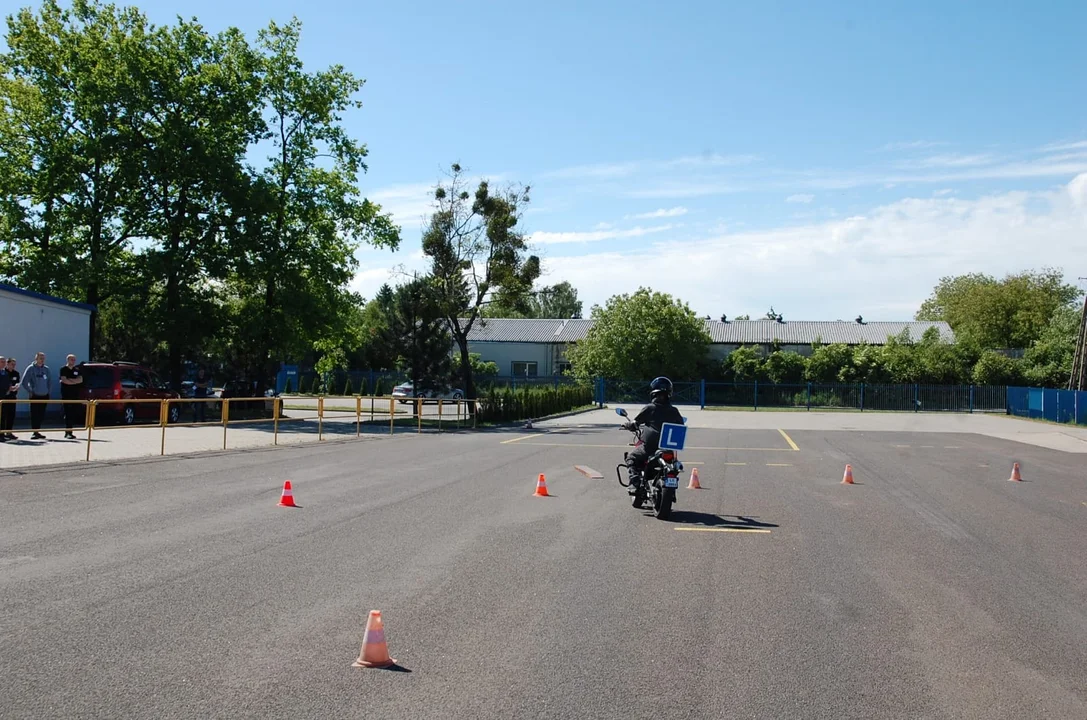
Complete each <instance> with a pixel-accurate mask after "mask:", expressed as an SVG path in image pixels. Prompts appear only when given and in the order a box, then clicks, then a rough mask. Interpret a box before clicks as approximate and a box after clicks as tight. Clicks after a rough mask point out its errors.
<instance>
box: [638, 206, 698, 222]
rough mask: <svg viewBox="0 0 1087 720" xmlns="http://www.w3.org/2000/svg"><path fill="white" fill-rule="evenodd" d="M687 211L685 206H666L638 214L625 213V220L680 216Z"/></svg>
mask: <svg viewBox="0 0 1087 720" xmlns="http://www.w3.org/2000/svg"><path fill="white" fill-rule="evenodd" d="M687 212H688V210H687V208H685V207H674V208H667V209H665V208H661V209H660V210H654V211H653V212H647V213H639V214H638V215H627V216H626V219H627V220H653V219H656V218H671V217H681V216H683V215H686V214H687Z"/></svg>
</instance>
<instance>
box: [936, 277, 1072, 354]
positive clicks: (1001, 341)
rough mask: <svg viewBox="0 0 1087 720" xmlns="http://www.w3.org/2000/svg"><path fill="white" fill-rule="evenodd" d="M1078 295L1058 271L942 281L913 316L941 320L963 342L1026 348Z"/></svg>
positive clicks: (943, 279)
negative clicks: (1058, 312)
mask: <svg viewBox="0 0 1087 720" xmlns="http://www.w3.org/2000/svg"><path fill="white" fill-rule="evenodd" d="M1079 296H1080V293H1079V290H1078V289H1077V288H1076V287H1075V286H1073V285H1069V284H1068V283H1066V282H1065V281H1064V277H1063V273H1062V272H1061V271H1059V270H1053V269H1045V270H1042V271H1041V272H1033V271H1027V272H1020V273H1016V274H1009V275H1007V276H1006V277H1004V279H1002V280H997V279H996V278H995V277H992V276H989V275H984V274H981V273H971V274H967V275H960V276H957V277H945V278H942V279H941V280H940V283H939V284H938V285H937V286H936V287H935V288H934V290H933V293H932V296H931V297H929V298H928V299H927V300H926V301H925V302H924V303H923V304H922V305H921V309H920V310H919V311H918V312H917V319H918V320H944V321H946V322H947V323H948V324H949V325H950V326H951V329H952V330H954V331H955V335H956V337H957V338H958V339H959V340H960V341H961V342H964V343H968V344H971V345H976V346H977V347H979V348H981V349H983V350H985V349H1006V348H1012V349H1025V348H1029V347H1030V346H1031V344H1033V343H1034V342H1035V341H1036V340H1038V338H1039V337H1041V334H1042V332H1043V331H1044V330H1045V328H1046V326H1047V325H1048V324H1049V321H1050V319H1051V318H1052V317H1053V315H1054V313H1055V312H1056V310H1057V308H1059V307H1062V306H1065V305H1068V304H1069V303H1071V302H1073V301H1074V300H1075V299H1076V298H1077V297H1079Z"/></svg>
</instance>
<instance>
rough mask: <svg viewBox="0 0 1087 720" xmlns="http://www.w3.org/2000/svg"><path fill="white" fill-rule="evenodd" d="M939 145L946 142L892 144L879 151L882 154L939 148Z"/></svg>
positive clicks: (924, 141) (920, 141)
mask: <svg viewBox="0 0 1087 720" xmlns="http://www.w3.org/2000/svg"><path fill="white" fill-rule="evenodd" d="M940 145H947V143H946V142H934V141H932V140H912V141H910V142H892V143H887V144H886V145H884V146H883V147H881V148H880V150H882V151H884V152H892V151H896V150H923V149H925V148H932V147H939V146H940Z"/></svg>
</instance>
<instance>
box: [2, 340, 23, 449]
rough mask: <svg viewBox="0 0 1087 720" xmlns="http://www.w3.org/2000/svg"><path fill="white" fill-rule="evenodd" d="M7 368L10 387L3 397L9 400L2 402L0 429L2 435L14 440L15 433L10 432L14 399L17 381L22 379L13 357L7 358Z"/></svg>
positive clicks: (17, 388) (17, 391)
mask: <svg viewBox="0 0 1087 720" xmlns="http://www.w3.org/2000/svg"><path fill="white" fill-rule="evenodd" d="M7 370H8V379H9V380H10V382H11V387H10V388H8V391H7V393H5V395H4V396H3V398H4V400H10V401H11V402H7V403H4V410H3V412H2V413H0V431H3V435H4V437H5V438H7V439H8V440H14V439H15V433H13V432H12V429H13V428H14V427H15V400H17V399H18V397H19V381H20V380H21V379H22V376H21V375H20V374H19V366H18V361H17V360H16V359H15V358H8V365H7Z"/></svg>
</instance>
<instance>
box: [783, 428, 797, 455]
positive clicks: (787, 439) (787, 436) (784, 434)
mask: <svg viewBox="0 0 1087 720" xmlns="http://www.w3.org/2000/svg"><path fill="white" fill-rule="evenodd" d="M778 432H779V433H781V437H783V438H785V442H787V443H789V447H791V448H792V449H793V452H800V448H798V447H797V446H796V443H794V442H793V439H792V438H791V437H789V434H788V433H787V432H785V431H784V430H782V429H781V428H778Z"/></svg>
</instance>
